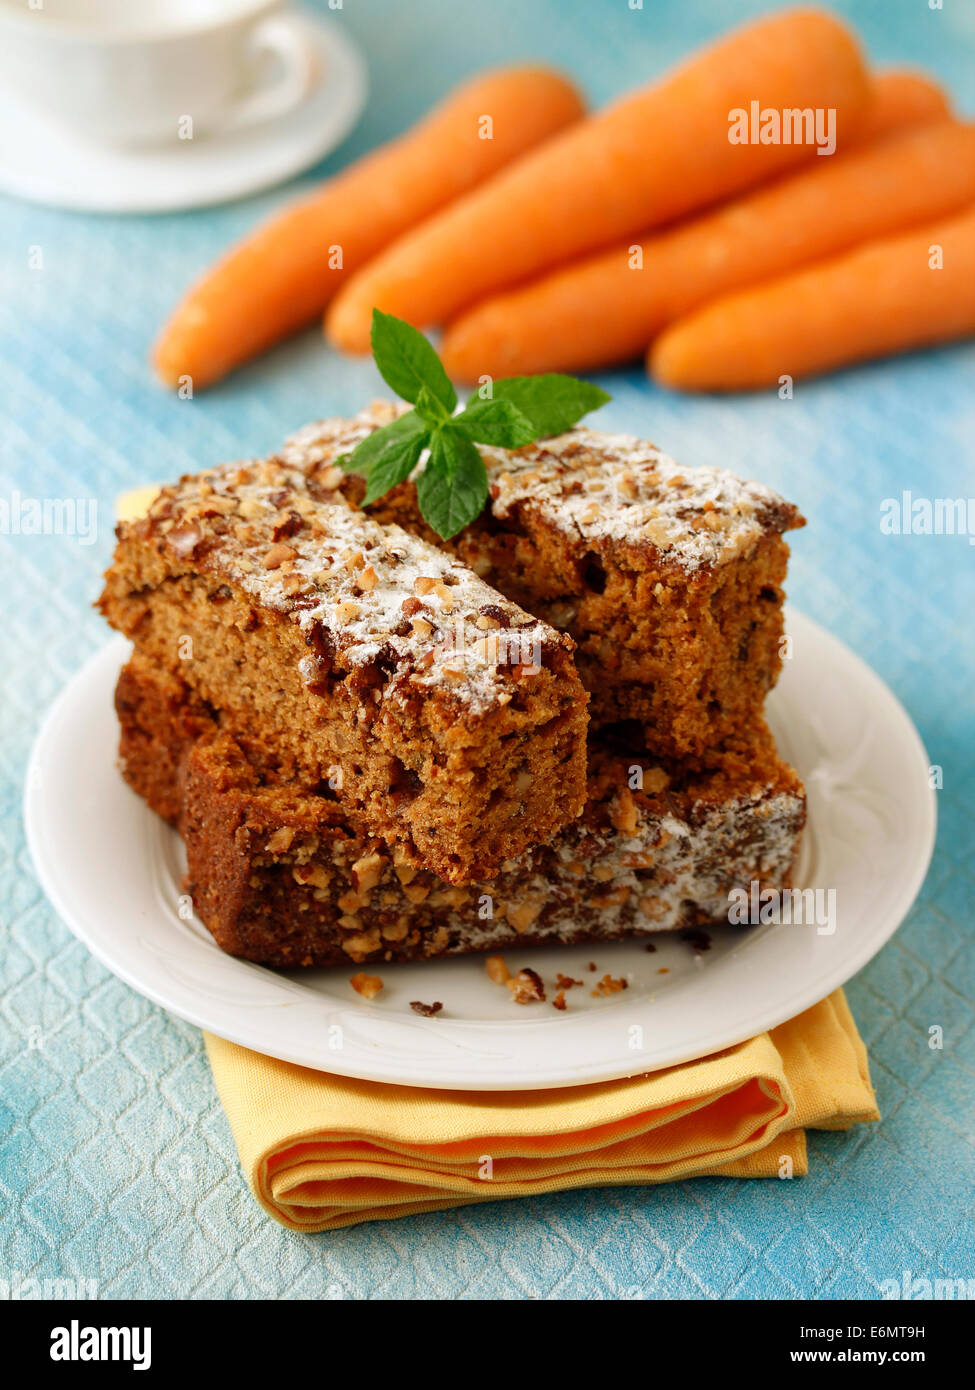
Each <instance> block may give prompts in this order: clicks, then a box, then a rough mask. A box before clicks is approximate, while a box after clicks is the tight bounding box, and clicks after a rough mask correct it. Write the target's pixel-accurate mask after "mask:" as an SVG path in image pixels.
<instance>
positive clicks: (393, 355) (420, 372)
mask: <svg viewBox="0 0 975 1390" xmlns="http://www.w3.org/2000/svg"><path fill="white" fill-rule="evenodd" d="M371 337H372V355H373V357H375V359H376V366H377V367H378V368H379V371H380V374H381V375H382V378H383V381H385V383H386V385H387V386H390V387H392V389H393V390H394V391H395V392H396V394H397V396H402V397H403V399H404V401H409V402H410V403H411V404H414V405H415V404H416V402H417V398H418V397H419V394H420V389H421V388H422V387H424V386H425V387H426V388H427V390H428V391H429V392H430V393H431V395H432V396H433V397H434V398H435V399H436V400H438V401H439V402H440V404H441V405H442V406H443V407H444V409H445V410H446V412H447V414H448V415H449V414H450V412H451V411H452V410H453V408H454V406H455V405H456V404H457V392H456V391H455V390H454V388H453V386H451V384H450V378H449V377H448V375H447V373H446V372H445V371H444V369H443V365H442V364H441V361H440V358H439V357H438V356H437V354H436V352H435V351H434V349H433V346H432V345H431V343H430V342H429V341H428V340H427V339H426V338H425V337H424V336H423V334H422V333H420V332H419V331H418V330H417V329H416V328H414V327H413V326H412V324H409V323H404V321H403V320H402V319H398V318H395V317H394V316H393V315H392V314H384V313H382V312H381V311H380V310H379V309H373V311H372V335H371Z"/></svg>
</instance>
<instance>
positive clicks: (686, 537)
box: [281, 402, 798, 572]
mask: <svg viewBox="0 0 975 1390" xmlns="http://www.w3.org/2000/svg"><path fill="white" fill-rule="evenodd" d="M406 409H407V407H405V406H402V405H394V404H387V403H383V402H377V403H375V404H373V405H372V406H370V407H368V408H367V409H366V410H363V411H360V413H359V414H358V415H357V416H356V417H355V418H354V419H353V420H341V419H331V420H323V421H320V422H318V423H317V424H312V425H306V426H305V428H304V429H303V430H300V431H298V433H297V434H294V435H292V436H291V438H290V439H289V440H288V442H287V444H286V445H285V446H284V449H283V450H282V451H281V457H282V458H283V459H287V460H288V461H290V462H292V463H294V464H295V465H296V466H298V467H301V468H302V469H303V470H305V471H309V470H311V469H314V468H316V467H320V466H321V465H322V464H323V463H326V462H329V461H332V460H334V459H335V458H336V457H337V456H338V455H340V454H341V453H343V452H348V451H349V450H350V449H351V448H354V446H355V444H356V443H358V442H359V440H360V439H363V438H365V437H366V435H367V434H369V433H370V432H371V431H372V430H375V429H378V428H380V427H381V426H382V425H384V424H388V423H389V422H390V421H391V420H394V419H395V418H396V417H397V416H398V415H400V414H402V413H403V412H404V411H405V410H406ZM478 448H479V449H480V452H481V456H482V458H483V459H484V463H485V466H486V468H487V471H488V480H489V483H490V487H491V500H490V507H491V510H492V512H493V513H494V515H495V516H496V517H498V518H499V519H504V518H506V517H507V516H509V515H510V513H511V512H512V511H513V510H514V509H515V508H518V507H525V508H528V509H531V510H532V511H534V512H536V513H540V514H541V515H542V517H543V518H544V520H545V522H546V524H547V525H550V526H553V527H555V528H557V529H558V530H560V531H563V532H566V533H567V534H569V535H570V536H571V537H572V539H573V540H580V539H581V540H582V541H583V542H585V544H586V545H587V546H589V547H592V548H593V549H598V548H599V547H600V546H601V545H604V544H616V543H622V544H626V545H631V546H643V547H652V548H653V549H654V550H655V551H656V552H659V554H660V556H661V559H662V560H664V561H665V562H666V563H668V564H673V565H677V566H679V567H681V568H682V569H684V570H686V571H689V572H693V571H695V570H700V569H702V568H704V567H707V566H715V565H721V564H726V563H727V562H728V561H730V560H734V559H735V558H736V557H738V556H739V555H743V554H744V553H746V552H747V551H748V550H749V549H750V548H751V546H752V545H754V544H755V542H756V541H758V540H759V539H760V538H761V537H762V536H763V535H765V534H767V533H768V532H769V531H785V530H788V529H789V528H790V527H791V526H793V525H795V524H796V523H797V521H798V513H797V512H796V509H795V508H794V507H793V506H792V505H791V504H790V503H788V502H786V501H785V500H784V499H783V498H782V497H780V496H779V495H778V494H777V493H775V492H773V491H772V490H771V488H767V487H765V486H763V485H762V484H761V483H756V482H750V481H747V480H744V479H742V478H739V477H738V476H737V475H736V474H734V473H731V472H729V471H728V470H727V469H724V468H685V467H684V466H682V465H681V464H678V463H676V462H675V460H674V459H672V458H671V457H670V456H669V455H667V454H665V453H662V452H661V450H659V449H658V448H656V446H655V445H653V444H650V443H648V442H647V441H645V440H641V439H637V438H636V437H634V436H633V435H628V434H603V433H600V432H599V431H597V430H590V429H584V428H577V429H572V430H569V431H567V433H565V434H561V435H556V436H554V437H552V438H550V439H542V440H537V441H536V442H535V443H533V444H528V445H526V446H525V447H524V448H523V449H518V450H509V449H497V448H490V447H488V446H487V445H479V446H478Z"/></svg>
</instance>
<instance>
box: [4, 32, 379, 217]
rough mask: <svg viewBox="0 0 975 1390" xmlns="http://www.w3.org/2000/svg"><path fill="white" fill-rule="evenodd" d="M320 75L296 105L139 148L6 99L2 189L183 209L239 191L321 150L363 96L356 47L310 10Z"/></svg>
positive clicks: (90, 206)
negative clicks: (231, 126)
mask: <svg viewBox="0 0 975 1390" xmlns="http://www.w3.org/2000/svg"><path fill="white" fill-rule="evenodd" d="M307 19H308V22H309V26H310V27H311V28H313V29H314V30H315V31H316V32H317V35H318V44H319V53H320V61H321V71H322V76H321V78H320V79H319V81H318V82H317V83H316V84H315V86H314V87H313V88H312V90H311V92H310V93H309V95H308V96H307V97H306V98H305V100H304V101H302V102H300V103H299V105H298V106H296V107H294V108H293V109H292V110H291V111H288V112H286V113H284V114H283V115H280V116H277V117H275V118H273V119H271V120H268V121H266V122H265V123H264V124H261V125H252V126H249V127H248V128H247V129H241V130H237V131H229V132H227V133H226V134H220V133H219V132H215V133H213V134H211V135H208V136H199V137H198V138H197V139H194V140H182V141H174V142H173V144H171V145H166V146H160V147H158V148H156V147H151V148H147V149H143V150H139V151H134V150H121V149H119V150H115V149H110V148H107V147H105V146H101V145H96V144H92V143H90V142H88V141H86V140H81V139H79V138H77V137H76V136H75V135H73V134H72V132H71V131H70V130H69V129H67V128H66V127H64V126H62V125H55V124H52V123H51V122H50V121H47V120H45V119H44V118H43V117H42V116H39V115H38V114H37V113H36V112H35V111H34V110H33V108H31V109H28V108H26V107H25V106H21V105H16V104H15V103H14V101H13V100H12V99H11V98H7V97H5V99H4V105H3V107H2V108H0V190H2V191H4V192H7V193H13V194H15V195H16V196H17V197H20V198H26V199H27V200H28V201H30V202H34V203H46V204H49V205H50V206H52V207H62V208H72V209H74V210H75V211H78V212H178V211H182V210H184V209H186V208H195V207H203V206H206V205H209V204H213V203H223V202H227V201H229V200H230V199H233V198H242V197H245V196H246V195H247V194H249V193H256V192H258V191H259V190H260V189H263V188H268V187H270V186H271V185H273V184H276V183H281V182H282V181H283V180H284V179H288V178H291V177H292V176H293V175H295V174H298V173H300V172H301V170H302V169H307V168H308V166H309V165H310V164H314V163H315V161H316V160H319V159H321V158H323V157H324V156H325V155H326V154H328V153H329V151H330V150H332V149H334V148H335V146H336V145H338V144H339V143H340V141H342V140H343V139H344V138H345V136H346V135H347V134H348V133H349V131H350V130H351V129H352V127H353V126H354V125H355V122H356V121H357V120H358V117H359V114H360V113H361V111H362V107H363V105H364V103H365V99H366V90H367V78H366V67H365V63H364V61H363V58H362V55H361V53H360V51H359V49H358V47H357V46H356V45H355V44H354V43H353V42H352V40H351V39H350V38H349V37H348V36H347V35H346V34H345V32H344V31H343V30H342V28H341V27H340V26H339V25H338V24H336V23H335V21H334V20H332V19H330V18H329V19H316V17H315V16H314V15H313V14H311V13H309V14H308V15H307Z"/></svg>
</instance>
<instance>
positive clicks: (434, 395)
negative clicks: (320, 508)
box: [339, 309, 610, 540]
mask: <svg viewBox="0 0 975 1390" xmlns="http://www.w3.org/2000/svg"><path fill="white" fill-rule="evenodd" d="M372 352H373V356H374V357H375V359H376V366H377V367H378V368H379V372H380V375H381V376H382V378H383V380H384V381H385V382H386V384H387V386H390V387H391V388H392V389H393V390H394V391H395V392H396V394H397V395H398V396H401V397H402V398H403V400H405V401H409V402H410V404H411V405H412V406H413V409H412V410H410V411H408V412H407V413H406V414H405V415H400V416H399V417H398V418H397V419H396V420H394V421H393V422H392V424H389V425H384V426H383V428H382V429H379V430H376V431H375V432H374V433H373V434H370V435H368V436H367V437H366V438H365V439H363V440H362V441H361V443H359V444H357V445H356V447H355V448H354V449H353V451H352V453H351V454H347V455H346V456H345V457H344V458H342V459H340V460H339V462H340V463H341V464H342V467H343V468H346V469H350V470H355V471H356V472H359V473H364V474H365V476H366V495H365V498H364V499H363V500H364V503H365V504H367V505H368V503H370V502H375V501H376V499H377V498H378V497H382V496H383V494H384V493H386V492H388V491H389V489H390V488H392V487H395V486H396V484H397V483H401V482H404V481H405V479H406V478H408V477H409V476H410V474H411V473H412V472H413V470H414V468H415V467H416V466H417V464H418V463H419V462H420V459H421V456H422V455H423V452H424V450H428V451H429V452H428V455H427V459H426V463H425V465H424V467H423V470H422V472H421V473H420V474H419V475H418V477H417V482H416V493H417V500H418V502H419V504H420V511H421V513H422V514H423V517H424V519H425V520H426V521H427V522H428V524H429V525H430V526H432V527H433V529H434V531H436V533H437V534H438V535H439V536H440V537H441V538H442V539H443V540H449V539H450V537H451V536H456V534H457V532H458V531H461V530H463V528H464V527H465V526H467V525H468V524H469V523H470V522H472V521H473V520H474V519H475V517H477V516H479V515H480V513H481V511H482V510H483V508H484V504H485V502H486V501H487V494H488V482H487V469H486V468H485V467H484V460H483V459H482V458H481V455H480V453H479V451H478V449H477V447H476V446H477V445H478V444H486V445H493V446H494V447H496V448H501V449H520V448H521V447H522V446H523V445H525V444H530V443H531V442H532V440H533V439H541V438H544V437H546V436H548V435H552V434H562V433H563V431H565V430H567V429H571V428H572V426H573V425H574V424H576V422H577V421H578V420H581V419H582V417H583V415H588V413H589V412H590V411H591V410H598V409H599V407H600V406H601V405H605V404H606V402H607V401H608V400H609V399H610V397H609V396H608V395H607V394H606V392H605V391H602V390H600V388H599V387H598V386H593V385H592V384H591V383H590V382H588V381H579V380H578V379H577V378H576V377H572V376H562V375H561V374H560V373H549V374H547V375H544V376H516V377H508V378H506V379H505V380H502V381H496V382H494V383H493V385H492V388H491V393H490V395H489V396H488V397H487V398H482V397H480V396H476V397H474V398H473V399H472V400H471V401H470V402H469V403H468V404H467V405H466V406H465V408H464V409H463V410H462V411H460V412H459V413H458V414H455V413H454V412H455V411H456V409H457V392H456V391H455V390H454V388H453V386H452V385H451V382H450V378H449V377H448V376H447V373H446V372H445V371H444V368H443V363H442V362H441V361H440V358H439V357H438V356H437V354H436V351H435V350H434V348H433V346H432V345H431V343H430V342H429V341H428V340H427V339H426V338H425V337H424V336H423V334H422V333H420V332H418V330H417V329H415V328H413V327H412V325H411V324H408V323H404V321H403V320H402V319H398V318H395V317H394V316H393V315H392V314H384V313H382V312H381V311H380V310H379V309H373V311H372Z"/></svg>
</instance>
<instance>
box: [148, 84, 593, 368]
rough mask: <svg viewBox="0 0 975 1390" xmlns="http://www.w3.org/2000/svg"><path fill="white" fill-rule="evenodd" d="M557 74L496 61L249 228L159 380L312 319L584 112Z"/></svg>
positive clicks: (179, 335) (216, 273)
mask: <svg viewBox="0 0 975 1390" xmlns="http://www.w3.org/2000/svg"><path fill="white" fill-rule="evenodd" d="M583 112H584V106H583V102H582V98H581V97H580V95H579V93H578V92H577V90H576V89H575V88H574V87H573V86H572V85H571V84H570V83H569V82H568V81H566V79H565V78H563V77H561V76H560V75H559V74H558V73H555V72H552V71H549V70H548V69H546V68H539V67H515V68H499V69H498V70H496V71H493V72H487V73H483V74H481V75H480V76H478V77H475V78H473V79H471V80H470V81H469V82H465V83H464V84H463V85H462V86H460V87H458V88H457V90H456V91H454V92H453V93H452V94H451V95H450V96H448V97H447V98H446V100H445V101H443V102H442V103H441V104H440V105H439V106H436V107H435V108H434V109H433V111H432V112H431V113H430V114H429V115H428V116H427V117H426V118H425V119H424V120H423V121H421V122H420V123H419V124H418V125H416V126H414V127H413V128H412V130H410V131H408V132H407V133H406V134H405V135H403V136H401V137H400V138H399V139H397V140H394V141H392V142H391V143H390V144H388V145H383V146H382V147H381V148H380V149H378V150H375V151H374V152H373V153H372V154H370V155H368V156H367V157H366V158H364V159H361V160H359V161H358V162H357V163H355V164H353V165H351V166H350V167H349V168H348V169H346V170H344V171H343V172H342V173H341V174H339V175H337V176H336V177H335V178H333V179H329V180H328V182H327V183H325V184H323V185H322V186H321V187H320V188H318V189H317V190H316V191H315V192H314V193H312V194H311V195H310V196H309V197H307V198H304V199H302V200H301V201H299V202H297V203H292V204H290V205H289V206H287V207H285V208H284V209H283V211H281V212H279V213H278V214H277V215H276V216H274V217H272V218H271V220H270V221H269V222H266V223H265V224H264V225H263V226H260V227H258V228H257V230H256V231H254V232H252V233H250V235H248V236H247V237H245V238H244V240H243V241H241V242H240V243H238V245H237V246H235V247H234V248H233V249H232V250H231V251H230V253H229V254H228V255H227V256H226V257H225V258H224V259H223V260H222V261H221V262H220V263H219V264H218V265H216V266H215V267H214V268H213V269H212V270H210V271H208V272H207V273H206V274H205V275H204V276H203V278H202V279H201V280H200V281H199V283H198V284H196V285H195V286H194V287H193V288H192V289H191V290H190V291H189V293H188V294H187V295H186V297H185V298H184V299H183V301H182V303H181V304H180V305H179V306H178V307H177V309H176V311H175V313H174V314H173V316H172V318H171V319H170V320H169V322H168V323H167V324H166V326H165V328H164V329H163V331H162V334H161V336H160V338H159V340H158V342H157V343H156V346H155V350H154V360H155V365H156V369H157V371H158V372H159V375H160V376H161V377H162V378H163V380H164V381H167V382H169V383H170V384H171V385H175V384H176V383H177V382H178V380H179V378H180V377H182V376H184V375H187V376H190V377H192V379H193V384H194V386H196V387H202V386H207V385H209V384H210V383H211V382H214V381H218V380H219V379H220V377H222V376H224V375H225V374H226V373H227V372H229V371H230V370H231V369H232V368H234V367H237V366H239V365H240V363H242V362H246V361H247V360H248V358H251V357H253V356H254V355H255V354H256V353H259V352H263V351H264V349H265V348H268V347H270V346H271V344H272V343H276V342H277V341H278V340H279V339H280V338H284V337H286V336H287V335H288V334H289V333H294V332H296V331H297V330H298V329H299V328H302V327H304V326H305V325H306V324H308V323H311V322H313V321H314V319H315V318H316V317H317V316H318V315H319V314H320V313H321V312H322V309H323V308H324V307H325V305H326V303H327V302H328V300H329V299H330V298H331V296H332V295H333V294H334V293H335V291H336V290H337V289H338V287H339V285H340V284H341V283H342V281H343V279H345V277H346V276H347V275H349V274H351V273H353V272H354V271H356V270H358V269H359V267H360V266H362V265H364V264H365V262H366V261H367V260H368V259H369V258H370V257H371V256H373V255H375V254H376V252H377V251H380V250H381V249H382V248H383V247H384V246H386V245H388V244H389V243H390V242H391V241H393V240H394V239H395V238H396V237H398V236H399V235H400V234H401V233H402V232H404V231H406V230H407V229H408V228H409V227H412V226H413V224H414V223H416V222H419V221H420V220H421V219H422V218H424V217H428V216H429V215H430V214H431V213H434V212H436V211H437V210H438V209H439V208H441V207H443V206H444V205H445V204H446V203H449V202H451V201H452V200H453V199H454V198H457V197H459V196H460V195H461V194H462V193H466V192H467V191H468V190H469V189H471V188H473V187H474V185H475V184H478V183H480V182H481V181H482V180H483V179H486V178H488V177H489V176H490V175H491V174H493V173H495V172H496V171H497V170H498V169H500V168H501V167H502V166H503V165H505V164H507V163H509V162H510V161H511V160H512V159H514V158H515V157H516V156H518V155H520V154H523V153H524V151H526V150H528V149H530V148H531V147H532V146H534V145H537V144H538V143H539V142H540V141H542V140H545V139H546V138H547V137H548V136H550V135H553V134H554V133H555V132H556V131H559V130H562V129H564V128H565V127H566V126H567V125H570V124H571V123H572V122H573V121H576V120H578V118H579V117H580V116H581V115H582V114H583Z"/></svg>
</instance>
